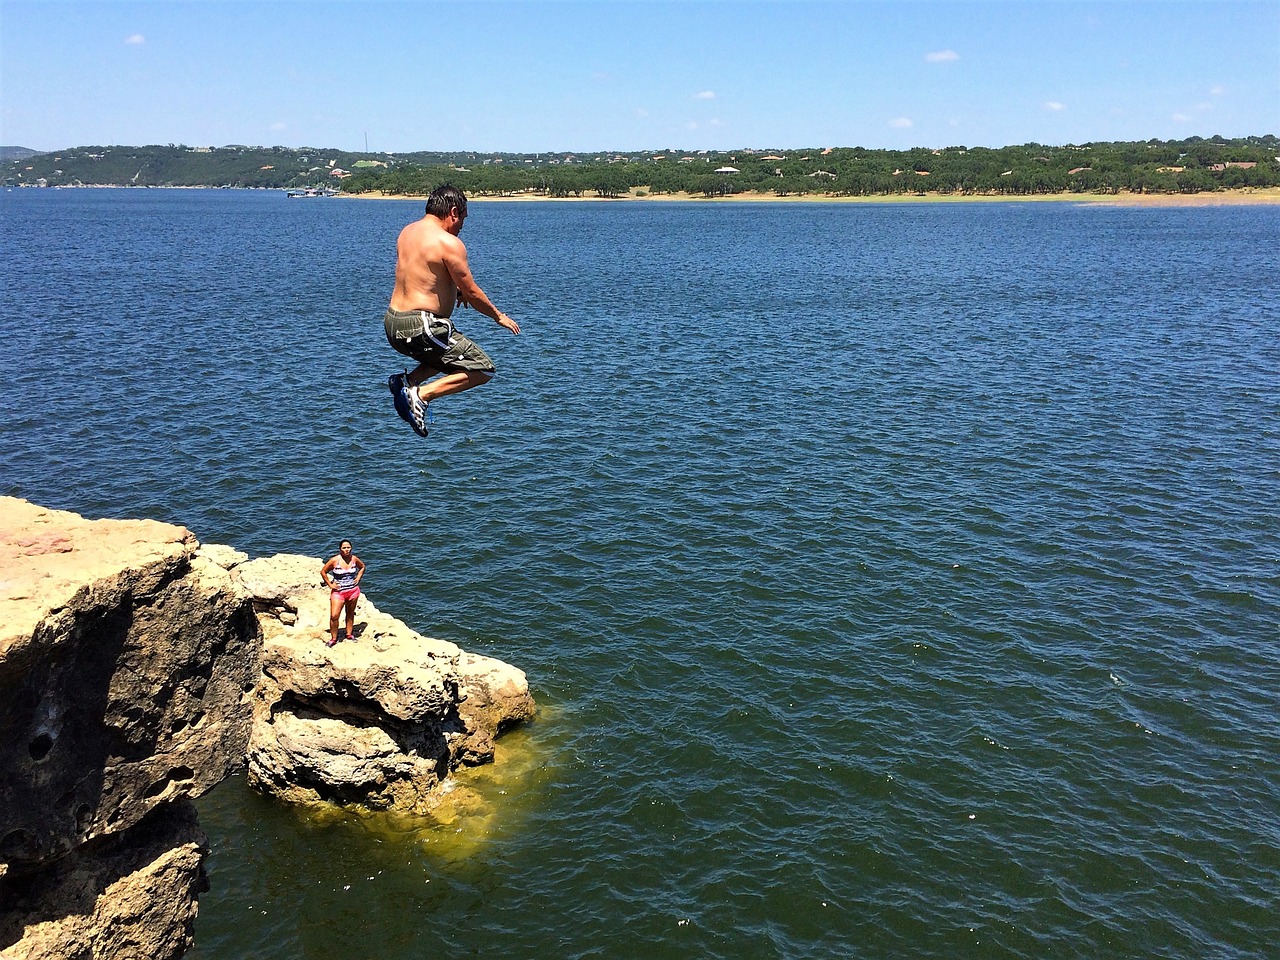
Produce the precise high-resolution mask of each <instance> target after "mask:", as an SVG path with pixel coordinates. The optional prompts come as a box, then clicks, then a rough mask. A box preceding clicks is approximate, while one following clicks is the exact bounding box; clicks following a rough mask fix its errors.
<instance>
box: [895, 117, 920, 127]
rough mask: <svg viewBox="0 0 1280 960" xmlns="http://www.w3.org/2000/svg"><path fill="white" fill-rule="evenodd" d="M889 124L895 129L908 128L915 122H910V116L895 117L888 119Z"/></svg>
mask: <svg viewBox="0 0 1280 960" xmlns="http://www.w3.org/2000/svg"><path fill="white" fill-rule="evenodd" d="M889 126H891V127H893V128H894V129H896V130H910V129H911V128H912V127H914V126H915V124H914V123H912V122H911V118H910V117H897V118H895V119H893V120H890V121H889Z"/></svg>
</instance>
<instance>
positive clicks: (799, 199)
mask: <svg viewBox="0 0 1280 960" xmlns="http://www.w3.org/2000/svg"><path fill="white" fill-rule="evenodd" d="M339 196H340V197H341V198H343V199H350V200H419V201H421V200H426V199H427V198H426V196H425V195H409V194H385V193H381V192H378V191H372V192H370V193H359V194H346V193H344V194H339ZM467 200H468V202H470V203H583V202H591V203H635V202H639V203H646V202H653V201H666V202H675V203H779V204H788V203H894V204H899V203H900V204H915V203H1064V202H1065V203H1079V204H1090V205H1094V204H1097V205H1100V206H1112V207H1226V206H1270V205H1273V204H1280V187H1245V188H1241V189H1238V190H1220V191H1214V192H1212V193H1210V192H1205V193H1034V194H1026V195H1023V196H990V195H986V194H967V195H955V194H937V193H927V194H923V195H920V194H893V195H884V196H870V197H828V196H821V195H817V196H815V195H812V194H797V195H793V196H787V197H778V196H772V195H770V194H763V193H739V194H734V195H731V196H727V197H703V196H698V195H695V194H689V193H664V194H645V195H637V194H635V193H632V194H626V195H623V196H620V197H613V198H606V197H547V196H542V195H539V194H532V193H524V194H516V195H512V196H505V197H495V196H474V197H468V198H467Z"/></svg>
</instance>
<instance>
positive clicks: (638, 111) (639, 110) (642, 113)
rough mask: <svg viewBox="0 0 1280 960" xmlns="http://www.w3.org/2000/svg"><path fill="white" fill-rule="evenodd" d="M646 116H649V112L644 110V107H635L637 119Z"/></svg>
mask: <svg viewBox="0 0 1280 960" xmlns="http://www.w3.org/2000/svg"><path fill="white" fill-rule="evenodd" d="M648 115H649V111H648V110H646V109H645V108H644V107H636V116H637V117H647V116H648Z"/></svg>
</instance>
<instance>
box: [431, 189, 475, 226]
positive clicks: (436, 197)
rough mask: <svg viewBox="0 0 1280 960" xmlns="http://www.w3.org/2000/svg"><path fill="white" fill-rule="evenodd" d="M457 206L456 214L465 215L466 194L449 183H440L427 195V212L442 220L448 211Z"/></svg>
mask: <svg viewBox="0 0 1280 960" xmlns="http://www.w3.org/2000/svg"><path fill="white" fill-rule="evenodd" d="M454 208H457V211H458V216H460V217H465V216H466V215H467V195H466V194H465V193H463V192H462V191H461V190H459V189H458V188H457V187H455V186H454V185H453V184H451V183H442V184H440V186H438V187H436V188H435V189H434V190H432V191H431V196H429V197H427V213H429V214H431V215H432V216H433V217H439V218H440V219H441V220H443V219H444V218H445V217H447V216H449V211H450V210H453V209H454Z"/></svg>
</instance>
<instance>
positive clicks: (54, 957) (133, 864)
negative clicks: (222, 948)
mask: <svg viewBox="0 0 1280 960" xmlns="http://www.w3.org/2000/svg"><path fill="white" fill-rule="evenodd" d="M206 852H207V839H206V837H205V835H204V833H203V832H202V831H201V830H200V825H199V824H198V823H197V822H196V814H195V808H194V807H192V806H191V804H190V803H189V802H186V801H183V802H180V803H171V804H166V805H165V806H163V807H160V808H159V809H157V810H156V811H155V812H154V813H153V814H151V816H149V817H148V818H147V819H146V820H144V821H142V823H140V824H137V825H136V826H134V827H132V828H130V829H129V830H127V831H125V832H124V833H118V834H114V835H112V836H109V837H106V838H103V839H101V840H96V841H92V842H90V843H88V844H86V845H85V846H83V847H81V848H79V849H77V850H76V851H74V852H72V853H71V854H69V855H67V856H66V857H63V858H62V859H60V860H58V861H56V862H55V863H54V864H53V865H52V866H51V867H50V868H49V869H47V870H44V871H41V872H39V873H36V874H35V875H33V876H31V877H10V878H7V879H5V880H0V898H3V899H2V901H0V902H4V903H5V905H6V908H5V909H4V910H3V911H0V945H3V946H4V949H0V958H4V960H70V958H80V957H84V958H86V960H87V958H105V957H120V958H130V960H157V958H166V957H180V956H182V955H183V954H184V953H186V952H187V950H188V949H190V947H191V944H192V942H193V935H194V933H193V931H194V925H195V919H196V897H197V895H199V894H200V893H202V892H203V891H205V890H206V889H208V881H207V879H206V878H205V875H204V869H203V867H202V863H203V861H204V856H205V853H206ZM6 888H7V889H6Z"/></svg>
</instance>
